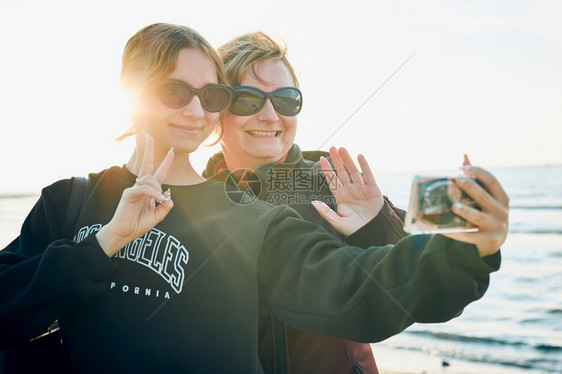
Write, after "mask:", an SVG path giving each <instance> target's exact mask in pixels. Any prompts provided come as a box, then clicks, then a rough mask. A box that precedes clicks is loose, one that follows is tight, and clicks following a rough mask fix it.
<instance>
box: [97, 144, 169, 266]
mask: <svg viewBox="0 0 562 374" xmlns="http://www.w3.org/2000/svg"><path fill="white" fill-rule="evenodd" d="M173 159H174V151H173V149H170V151H169V152H168V154H167V155H166V157H165V158H164V161H162V164H160V166H159V167H158V170H156V172H155V173H154V174H153V170H154V165H153V163H154V145H153V141H152V138H151V137H149V136H147V138H146V147H145V152H144V155H143V160H142V165H141V170H140V172H139V176H138V178H137V180H136V183H135V184H134V185H133V186H132V187H129V188H127V189H125V190H124V191H123V195H122V196H121V200H120V201H119V204H118V205H117V209H116V210H115V214H114V215H113V218H112V219H111V221H110V222H109V223H108V224H106V225H105V226H103V227H102V228H101V229H100V231H99V232H98V233H97V234H96V238H97V239H98V242H99V244H100V246H101V247H102V249H103V250H104V252H105V253H106V254H107V255H108V256H109V257H112V256H113V255H114V254H115V253H117V252H118V251H119V250H120V249H121V248H123V247H124V246H125V245H127V244H128V243H130V242H131V241H133V240H135V239H136V238H138V237H141V236H142V235H144V234H146V233H147V232H148V231H149V230H151V229H152V228H153V227H154V226H156V225H157V224H158V223H159V222H161V221H162V220H163V219H164V218H165V217H166V215H168V213H169V212H170V210H171V209H172V207H173V206H174V203H173V202H172V199H171V194H170V191H169V190H168V191H166V192H164V193H162V187H161V184H162V183H163V181H164V179H165V177H166V175H167V174H168V171H169V170H170V166H171V164H172V161H173Z"/></svg>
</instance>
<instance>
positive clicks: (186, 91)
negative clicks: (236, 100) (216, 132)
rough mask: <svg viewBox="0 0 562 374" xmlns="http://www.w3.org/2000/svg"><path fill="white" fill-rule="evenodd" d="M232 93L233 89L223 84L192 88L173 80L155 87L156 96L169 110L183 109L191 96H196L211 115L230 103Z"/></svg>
mask: <svg viewBox="0 0 562 374" xmlns="http://www.w3.org/2000/svg"><path fill="white" fill-rule="evenodd" d="M233 93H234V89H233V88H232V87H230V86H227V85H224V84H214V83H211V84H208V85H206V86H205V87H203V88H194V87H191V86H190V85H189V84H187V83H185V82H182V81H178V80H175V79H170V80H167V81H164V82H162V83H159V84H158V85H157V86H156V94H157V95H158V97H159V98H160V100H161V101H162V102H163V103H164V105H166V106H167V107H169V108H172V109H179V108H181V107H184V106H186V105H187V104H188V103H189V102H190V101H191V99H193V96H195V95H197V96H198V97H199V100H200V101H201V105H202V106H203V108H205V109H206V110H207V111H208V112H213V113H214V112H219V111H221V110H222V109H224V108H225V107H226V106H227V105H228V104H229V103H230V99H231V98H232V94H233Z"/></svg>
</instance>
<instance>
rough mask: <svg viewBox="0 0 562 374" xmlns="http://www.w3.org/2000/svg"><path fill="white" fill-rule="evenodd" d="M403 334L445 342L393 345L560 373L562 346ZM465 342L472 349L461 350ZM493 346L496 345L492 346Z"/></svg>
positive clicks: (427, 333)
mask: <svg viewBox="0 0 562 374" xmlns="http://www.w3.org/2000/svg"><path fill="white" fill-rule="evenodd" d="M404 333H405V334H411V335H416V336H418V337H420V338H423V339H430V340H436V341H445V342H446V343H445V344H439V345H437V344H427V343H422V344H416V345H413V346H412V345H410V344H405V345H401V344H399V345H396V346H394V348H398V349H405V350H412V351H420V352H425V353H430V354H432V355H434V356H438V357H442V358H445V359H457V360H462V361H468V362H481V363H486V364H493V365H500V366H506V367H517V368H520V369H533V370H541V372H543V373H560V368H561V367H562V361H561V360H560V359H559V352H562V346H559V345H551V344H541V343H537V344H531V343H526V342H523V341H508V340H503V339H498V338H492V337H476V336H465V335H459V334H455V333H448V332H433V331H425V330H424V331H405V332H404ZM455 343H456V344H455ZM462 344H469V345H470V346H471V348H468V349H460V348H459V346H460V345H462ZM428 347H429V348H428ZM477 347H478V348H477ZM492 347H495V348H494V349H491V348H492ZM490 352H493V353H490ZM513 352H519V354H513Z"/></svg>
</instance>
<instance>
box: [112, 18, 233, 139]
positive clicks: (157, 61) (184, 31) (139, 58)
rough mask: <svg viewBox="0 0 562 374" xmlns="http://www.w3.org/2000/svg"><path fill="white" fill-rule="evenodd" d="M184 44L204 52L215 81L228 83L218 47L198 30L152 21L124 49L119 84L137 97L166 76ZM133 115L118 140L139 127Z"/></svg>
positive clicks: (135, 99)
mask: <svg viewBox="0 0 562 374" xmlns="http://www.w3.org/2000/svg"><path fill="white" fill-rule="evenodd" d="M183 48H198V49H201V50H202V51H203V52H205V53H206V54H207V56H209V58H210V59H211V60H212V61H213V63H214V64H215V67H216V69H217V77H218V83H222V84H228V79H227V77H226V73H225V71H224V66H223V64H222V61H221V59H220V57H219V55H218V54H217V51H215V49H214V48H213V47H212V46H211V44H210V43H209V42H208V41H207V40H206V39H205V38H204V37H203V36H202V35H201V34H199V33H198V32H197V31H195V30H193V29H192V28H189V27H187V26H183V25H173V24H169V23H154V24H152V25H149V26H146V27H143V28H142V29H141V30H139V31H138V32H137V33H136V34H135V35H133V36H132V37H131V38H130V39H129V41H128V42H127V44H126V45H125V49H124V51H123V58H122V60H121V84H122V85H123V87H124V88H125V89H126V90H127V91H128V92H129V93H130V94H131V95H132V97H133V101H134V102H138V101H139V99H140V96H141V95H142V94H143V93H144V92H145V90H146V88H147V87H148V86H150V85H151V84H153V83H155V82H157V81H158V80H161V79H164V78H167V77H168V75H169V74H170V73H171V72H172V71H174V69H175V65H176V61H177V57H178V53H179V51H180V50H182V49H183ZM135 119H136V118H135V114H133V125H132V126H131V128H129V130H127V131H126V132H125V133H124V134H122V135H121V136H119V137H118V138H117V140H122V139H125V138H127V137H129V136H131V135H134V134H136V133H137V132H138V131H139V124H136V123H135ZM219 127H220V126H219Z"/></svg>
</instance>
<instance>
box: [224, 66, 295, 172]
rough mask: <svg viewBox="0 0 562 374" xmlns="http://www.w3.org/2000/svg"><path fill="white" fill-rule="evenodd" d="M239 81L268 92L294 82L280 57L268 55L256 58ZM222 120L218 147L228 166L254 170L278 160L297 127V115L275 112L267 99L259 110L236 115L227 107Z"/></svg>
mask: <svg viewBox="0 0 562 374" xmlns="http://www.w3.org/2000/svg"><path fill="white" fill-rule="evenodd" d="M256 74H257V76H256ZM240 85H242V86H252V87H256V88H259V89H260V90H263V91H266V92H271V91H274V90H276V89H277V88H280V87H292V86H295V82H294V81H293V78H292V75H291V73H290V71H289V69H288V68H287V66H285V64H284V63H283V62H282V61H280V60H271V59H270V60H264V61H258V62H255V63H254V64H253V68H252V67H250V68H249V69H248V71H247V72H246V74H245V75H244V79H243V80H242V82H241V83H240ZM222 123H223V128H224V134H223V136H222V139H221V147H222V150H223V153H224V157H225V160H226V165H227V167H228V168H229V169H230V170H236V169H242V168H245V169H251V170H256V169H258V168H259V167H261V166H263V165H266V164H269V163H271V162H276V161H279V160H280V159H282V158H283V157H284V156H285V155H286V154H287V152H288V151H289V149H290V148H291V145H292V144H293V141H294V140H295V135H296V131H297V116H293V117H288V116H283V115H281V114H279V113H277V112H276V111H275V109H274V108H273V105H272V104H271V101H270V100H269V99H268V100H266V102H265V105H264V106H263V108H262V109H261V110H260V111H259V112H258V113H256V114H253V115H251V116H238V115H235V114H232V113H231V112H230V111H229V110H228V109H226V110H225V111H224V113H223V120H222Z"/></svg>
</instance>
